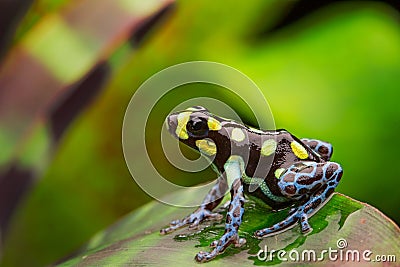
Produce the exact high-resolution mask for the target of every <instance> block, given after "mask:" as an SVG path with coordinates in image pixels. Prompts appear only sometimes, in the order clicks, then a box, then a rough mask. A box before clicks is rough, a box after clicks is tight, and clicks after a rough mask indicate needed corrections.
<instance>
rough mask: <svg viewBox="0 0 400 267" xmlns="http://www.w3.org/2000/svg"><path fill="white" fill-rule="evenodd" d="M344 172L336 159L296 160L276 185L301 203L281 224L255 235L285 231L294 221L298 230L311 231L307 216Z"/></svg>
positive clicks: (335, 184)
mask: <svg viewBox="0 0 400 267" xmlns="http://www.w3.org/2000/svg"><path fill="white" fill-rule="evenodd" d="M342 174H343V170H342V168H341V166H340V165H339V164H338V163H336V162H324V163H317V162H298V163H296V164H294V165H292V166H291V167H290V168H289V169H288V170H287V171H286V172H285V173H284V174H283V175H282V176H281V178H280V181H279V182H278V186H279V188H280V190H281V193H282V194H283V195H284V196H286V197H288V198H291V199H294V200H298V201H302V199H303V198H304V200H303V202H302V203H303V204H302V205H300V206H298V207H296V208H294V209H292V210H291V211H290V212H289V216H288V217H287V218H286V219H285V220H283V221H282V222H280V223H277V224H275V225H273V226H271V227H268V228H265V229H262V230H258V231H256V232H255V233H254V235H255V236H256V237H265V236H267V235H271V234H275V233H277V232H280V231H282V230H285V229H286V228H288V227H289V226H291V225H293V224H294V223H296V222H297V221H299V222H300V225H301V231H302V232H303V233H309V232H311V231H312V228H311V226H310V224H309V223H308V217H309V216H311V215H312V214H313V212H314V211H315V210H316V209H317V208H319V207H321V205H323V203H324V202H325V201H326V200H327V198H328V197H329V196H330V195H331V194H332V193H333V191H334V190H335V188H336V186H337V185H338V183H339V181H340V179H341V177H342Z"/></svg>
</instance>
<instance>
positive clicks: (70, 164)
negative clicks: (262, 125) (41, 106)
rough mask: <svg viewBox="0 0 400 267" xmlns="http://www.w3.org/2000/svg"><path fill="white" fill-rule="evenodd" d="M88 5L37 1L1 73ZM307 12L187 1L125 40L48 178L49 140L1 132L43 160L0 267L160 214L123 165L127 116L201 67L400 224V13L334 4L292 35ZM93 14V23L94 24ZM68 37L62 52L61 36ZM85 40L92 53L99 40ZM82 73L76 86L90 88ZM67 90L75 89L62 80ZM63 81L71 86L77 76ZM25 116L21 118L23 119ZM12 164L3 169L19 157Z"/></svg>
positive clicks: (189, 93)
mask: <svg viewBox="0 0 400 267" xmlns="http://www.w3.org/2000/svg"><path fill="white" fill-rule="evenodd" d="M80 2H81V1H66V0H58V1H51V0H37V1H33V2H32V4H31V5H29V6H28V8H27V9H26V10H27V11H26V12H25V13H24V14H23V16H21V20H20V21H18V24H17V28H16V30H15V32H14V33H13V34H12V41H11V43H10V45H9V46H8V48H7V50H6V51H8V52H6V53H5V54H4V57H3V60H4V58H8V53H9V51H12V49H13V47H14V46H16V47H18V44H19V43H21V42H22V43H25V45H26V43H27V44H28V45H30V44H31V43H32V42H35V39H32V38H30V39H29V42H28V41H24V40H25V39H24V38H26V36H30V35H32V32H33V33H34V32H35V29H37V27H36V26H37V25H38V24H39V23H41V22H42V21H44V20H46V19H48V18H49V16H53V15H54V14H63V12H66V10H67V11H68V10H71V9H73V8H76V6H79V4H80ZM83 2H85V1H83ZM86 2H90V1H86ZM92 2H93V1H92ZM100 2H102V1H99V2H98V3H100ZM116 2H118V1H116ZM119 2H121V3H122V2H124V3H125V4H126V2H129V1H128V0H124V1H119ZM135 2H138V1H135ZM153 2H156V1H153ZM93 3H94V2H93ZM142 3H143V2H142ZM296 4H297V5H298V4H299V3H298V2H296V1H279V0H278V1H263V0H259V1H256V0H252V1H230V2H227V1H209V0H207V1H177V2H176V3H174V4H173V5H172V7H171V8H169V9H168V12H166V13H165V14H164V16H162V17H161V18H160V19H158V20H157V23H155V24H154V25H152V27H151V29H150V30H148V32H146V35H145V36H144V37H143V39H141V40H140V42H135V41H132V40H130V41H128V40H126V39H124V38H125V37H124V36H125V35H124V34H121V36H119V37H118V38H119V39H118V38H117V39H118V40H120V44H119V45H118V46H111V47H112V49H111V48H110V49H108V50H107V51H108V52H109V53H108V56H107V57H106V58H104V53H102V54H99V55H95V56H96V57H97V59H103V60H106V61H107V62H108V64H109V66H110V75H109V77H108V79H107V81H106V82H105V85H103V87H102V91H101V92H100V93H99V94H97V95H96V97H95V98H94V99H93V100H92V101H90V103H89V104H87V105H86V106H85V107H84V109H83V110H82V112H80V113H79V114H78V115H77V116H76V117H74V120H73V121H72V123H71V124H70V125H69V127H68V128H66V131H65V132H64V134H63V135H62V138H61V139H60V140H59V141H58V143H57V146H55V147H54V149H52V150H51V153H50V158H48V159H46V163H45V164H44V163H41V162H40V161H41V159H42V158H41V157H42V155H43V154H41V153H42V152H41V151H40V149H39V150H38V149H36V148H37V146H35V144H36V142H39V143H40V142H43V140H42V139H41V138H39V137H35V134H32V130H31V131H28V134H24V135H23V136H22V137H21V138H20V139H18V140H23V141H16V142H15V143H12V145H10V139H8V138H9V137H7V135H6V134H5V132H6V130H4V129H6V128H5V127H7V124H6V122H4V121H3V122H2V125H1V126H2V127H1V128H0V131H1V130H2V129H3V131H4V132H3V133H2V134H1V138H0V147H9V148H8V149H9V150H13V149H14V148H15V147H16V146H18V145H19V142H23V143H24V144H26V143H28V144H29V142H31V143H32V144H31V145H30V146H28V145H27V148H26V149H25V150H24V151H25V152H23V153H22V155H19V156H18V157H17V158H19V159H20V160H21V162H23V160H22V159H23V158H24V157H27V156H26V155H27V154H29V153H28V152H29V151H30V153H33V156H31V157H33V158H34V160H31V161H33V163H29V164H33V165H34V164H37V165H39V166H41V167H40V168H39V169H40V171H38V172H37V173H38V175H37V178H36V179H35V180H34V184H33V185H32V186H31V189H30V190H29V191H28V192H27V193H26V194H25V197H24V198H23V200H22V201H21V202H20V203H19V205H18V207H17V209H16V211H15V213H14V215H13V216H12V218H11V221H10V224H9V227H8V231H7V232H6V233H2V237H3V241H4V242H3V253H2V260H3V262H2V263H3V265H4V266H42V265H45V264H49V263H52V262H55V261H56V260H58V259H60V258H62V257H64V256H66V255H68V254H69V253H72V252H73V251H74V250H76V249H78V248H79V246H81V245H82V244H84V242H85V241H86V240H88V238H90V237H91V236H92V235H93V234H94V233H96V232H97V231H99V230H101V229H102V228H104V227H106V226H108V225H110V224H111V223H113V222H115V221H116V220H117V219H118V218H120V217H121V216H123V215H124V214H126V213H128V212H130V211H132V210H134V209H136V208H138V207H139V206H141V205H143V204H144V203H146V202H148V201H150V200H151V198H150V197H149V196H147V195H146V194H145V193H144V192H143V191H141V189H140V188H139V187H138V186H137V185H136V184H135V182H134V181H133V179H132V178H131V176H130V174H129V171H128V169H127V167H126V164H125V161H124V157H123V153H122V146H121V129H122V121H123V116H124V112H125V109H126V107H127V105H128V103H129V100H130V98H131V97H132V95H133V94H134V92H135V90H136V89H137V88H138V87H139V86H140V84H141V83H143V82H144V81H145V80H146V79H147V78H149V77H150V76H151V75H153V74H155V73H156V72H158V71H160V70H162V69H163V68H166V67H168V66H171V65H174V64H177V63H181V62H185V61H192V60H208V61H216V62H220V63H224V64H227V65H230V66H232V67H234V68H236V69H238V70H240V71H241V72H243V73H245V74H246V75H247V76H249V77H250V78H251V79H252V80H253V81H254V82H255V83H256V84H257V85H258V86H259V88H260V89H261V90H262V92H263V93H264V95H265V96H266V98H267V99H268V101H269V104H270V107H271V109H272V112H273V114H274V118H275V123H276V126H277V128H286V129H288V130H289V131H291V132H292V133H293V134H295V135H297V136H298V137H310V138H317V139H322V140H327V141H329V142H331V143H332V144H333V146H334V155H333V160H334V161H337V162H339V163H340V164H342V166H343V168H344V176H343V179H342V181H341V183H340V185H339V186H338V188H337V191H339V192H341V193H344V194H346V195H349V196H351V197H353V198H355V199H358V200H360V201H363V202H367V203H369V204H371V205H373V206H375V207H377V208H378V209H380V210H381V211H382V212H384V213H385V214H386V215H388V216H389V217H390V218H392V219H393V220H395V221H396V222H397V223H399V222H400V213H399V208H398V207H399V206H398V205H399V203H400V176H399V174H398V172H397V166H400V157H399V156H398V153H399V151H400V140H399V138H398V133H399V130H400V109H399V98H400V27H399V26H400V23H399V12H398V11H397V10H396V9H395V8H394V7H393V6H390V5H388V4H385V3H379V2H367V1H365V2H362V1H361V2H351V1H347V2H346V1H341V2H335V1H332V3H329V4H327V5H324V6H322V7H320V8H317V9H312V8H310V7H308V9H307V8H304V9H305V13H304V15H303V16H302V17H300V18H299V19H298V20H294V21H288V22H287V23H284V24H282V21H284V20H285V18H286V17H287V15H288V14H290V12H291V10H293V9H294V8H296ZM300 4H301V3H300ZM128 5H129V3H128ZM144 6H145V5H144ZM89 7H90V6H87V7H85V9H83V10H84V11H86V12H87V14H88V16H89V14H91V16H95V15H96V14H94V15H93V14H92V13H91V9H90V8H89ZM141 8H146V7H143V5H140V4H137V5H135V6H134V9H137V10H134V11H135V12H136V11H137V13H138V14H139V13H140V12H141ZM110 12H116V11H115V10H111V11H110ZM135 14H136V13H135ZM82 16H83V17H85V16H86V13H85V12H84V13H83V15H82ZM277 25H278V26H279V27H278V26H277ZM75 26H76V28H78V29H80V27H82V29H84V30H82V32H81V35H82V36H85V34H87V33H86V32H85V25H75ZM50 28H51V24H50ZM100 32H101V31H100ZM88 35H90V34H88ZM59 36H60V38H63V34H62V32H59ZM32 40H33V41H32ZM83 40H85V42H87V43H88V46H89V47H90V45H92V43H91V42H93V38H92V39H91V38H87V39H85V38H83ZM86 40H87V41H86ZM121 40H122V41H121ZM55 43H57V42H55ZM51 47H52V43H48V44H47V46H46V47H39V48H38V49H39V50H40V55H43V57H46V53H53V52H54V51H52V49H51ZM41 48H42V49H41ZM35 49H36V48H35ZM28 50H29V49H28ZM35 51H36V50H35ZM60 53H61V52H60ZM62 53H63V54H64V56H63V58H65V57H68V53H71V54H74V53H75V52H74V51H71V50H68V49H65V50H63V51H62ZM49 57H53V54H50V55H49ZM102 57H103V58H102ZM60 63H61V65H62V63H63V62H62V61H60ZM66 64H70V66H71V68H72V69H75V68H76V69H80V68H81V66H80V65H79V64H88V63H87V61H84V60H83V61H82V62H81V61H72V62H68V63H66ZM85 66H86V65H85ZM88 66H89V67H93V66H94V64H92V65H90V64H89V65H88ZM4 67H6V66H5V65H3V68H4ZM63 67H64V68H67V67H68V66H63ZM82 69H83V70H82V73H81V74H80V73H79V75H82V76H83V75H84V73H85V71H84V70H85V68H84V67H83V68H82ZM89 69H90V68H89ZM71 75H72V74H71ZM79 75H75V76H76V77H78V76H79ZM72 76H73V75H72ZM75 76H74V77H75ZM16 77H18V74H16ZM58 78H59V79H60V80H63V79H64V77H62V72H61V77H60V76H58ZM64 80H65V81H67V82H70V81H73V79H70V76H68V77H65V79H64ZM30 89H31V90H32V91H33V92H35V90H37V88H30ZM207 90H208V91H207ZM202 93H203V91H201V92H200V90H196V87H194V86H192V87H188V88H187V90H186V93H185V94H178V93H177V94H173V97H172V99H173V101H172V100H171V101H164V102H161V103H160V105H158V106H157V109H156V110H155V111H154V112H156V113H157V114H158V116H157V114H153V115H154V116H153V117H154V118H153V120H154V121H153V122H152V123H154V125H156V126H157V125H158V126H160V122H162V121H163V120H164V118H165V116H166V114H167V113H168V111H169V109H170V108H171V107H173V106H174V105H177V104H179V103H180V102H181V101H183V100H185V99H188V98H191V97H198V96H202ZM204 93H207V94H208V96H210V95H214V96H215V97H216V98H218V99H221V100H226V101H227V102H228V103H231V104H232V105H233V106H232V108H234V109H235V110H236V111H237V112H238V113H239V114H240V115H241V116H242V118H243V120H244V121H245V122H246V123H248V124H253V125H254V121H253V120H252V116H251V114H249V112H248V109H244V108H242V107H241V106H240V105H238V104H237V103H238V102H237V101H236V102H235V101H232V100H230V99H231V98H229V97H227V96H226V95H224V91H223V90H219V88H215V87H212V86H210V88H209V89H205V91H204ZM54 101H55V100H54ZM230 101H231V102H230ZM19 108H20V106H14V107H11V109H15V110H16V113H18V112H17V111H18V109H19ZM1 112H5V111H4V110H3V109H2V110H1ZM154 112H153V113H154ZM41 118H43V117H40V116H39V119H38V118H36V117H33V118H32V119H31V120H28V121H27V122H26V123H28V124H29V125H36V124H38V121H39V124H40V123H44V124H46V119H44V120H42V119H41ZM30 127H33V128H35V127H34V126H30ZM138 130H143V129H138ZM159 131H160V129H157V127H154V132H153V131H152V132H151V133H150V135H149V136H148V138H150V139H152V138H154V139H155V140H156V139H159ZM33 132H34V131H33ZM10 138H11V137H10ZM38 146H40V145H38ZM148 146H149V149H150V150H151V151H153V154H154V152H155V153H157V151H159V153H160V154H162V150H161V147H160V145H159V141H158V140H157V141H155V142H154V143H151V144H148ZM2 153H3V155H1V158H2V159H3V158H5V159H7V158H8V157H11V156H10V155H9V154H6V153H5V152H4V151H3V152H2V151H0V154H2ZM185 153H191V152H185ZM138 157H140V155H138ZM160 158H163V157H162V156H160ZM28 161H29V160H28ZM31 161H29V162H31ZM2 162H6V161H2ZM29 164H28V165H29ZM158 168H160V169H164V170H165V172H166V173H167V175H168V176H169V177H170V178H169V179H170V180H172V181H175V182H176V183H178V184H182V185H192V184H196V183H197V182H202V181H207V180H209V179H210V178H212V177H214V176H215V175H214V174H212V172H211V171H210V170H206V171H203V172H201V173H197V174H187V173H184V172H180V171H178V170H176V169H174V168H171V167H170V166H168V163H166V162H165V161H161V163H160V164H159V166H158ZM9 179H12V177H11V178H9ZM200 201H201V199H199V202H200ZM149 219H151V218H149Z"/></svg>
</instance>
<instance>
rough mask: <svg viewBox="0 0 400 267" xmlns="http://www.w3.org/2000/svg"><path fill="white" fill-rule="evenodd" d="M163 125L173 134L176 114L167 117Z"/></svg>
mask: <svg viewBox="0 0 400 267" xmlns="http://www.w3.org/2000/svg"><path fill="white" fill-rule="evenodd" d="M165 124H166V126H167V129H168V131H170V132H171V133H173V132H175V130H176V127H177V125H178V115H177V114H172V115H169V116H168V117H167V118H166V119H165Z"/></svg>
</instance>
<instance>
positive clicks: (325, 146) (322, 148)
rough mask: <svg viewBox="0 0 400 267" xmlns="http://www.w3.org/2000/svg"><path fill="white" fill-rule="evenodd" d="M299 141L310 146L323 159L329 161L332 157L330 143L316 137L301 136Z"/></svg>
mask: <svg viewBox="0 0 400 267" xmlns="http://www.w3.org/2000/svg"><path fill="white" fill-rule="evenodd" d="M301 141H302V142H303V143H304V144H306V145H307V146H308V147H310V148H311V149H312V150H313V151H314V152H315V153H317V154H318V155H320V156H321V158H322V159H324V160H325V161H329V160H330V159H331V157H332V153H333V146H332V145H331V144H330V143H327V142H324V141H320V140H317V139H308V138H303V139H301Z"/></svg>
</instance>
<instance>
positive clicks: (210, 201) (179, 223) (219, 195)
mask: <svg viewBox="0 0 400 267" xmlns="http://www.w3.org/2000/svg"><path fill="white" fill-rule="evenodd" d="M227 190H228V184H227V180H226V177H225V176H224V175H223V176H221V177H220V178H218V180H217V182H216V184H215V185H214V186H213V187H212V188H211V190H210V191H209V192H208V194H207V196H206V197H205V198H204V200H203V202H202V204H201V205H200V207H199V208H198V209H197V210H195V211H194V212H193V213H192V214H190V215H189V216H186V217H185V218H183V219H182V220H174V221H172V222H170V225H169V227H167V228H163V229H161V230H160V234H163V235H164V234H169V233H171V232H173V231H175V230H177V229H179V228H182V227H184V226H186V225H189V228H190V229H195V228H196V227H198V226H199V224H200V223H201V222H203V221H204V220H221V219H222V218H223V216H222V215H221V214H219V213H213V212H212V210H213V209H215V207H217V206H218V205H219V204H220V203H221V201H222V199H223V196H224V195H225V193H226V192H227Z"/></svg>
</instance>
